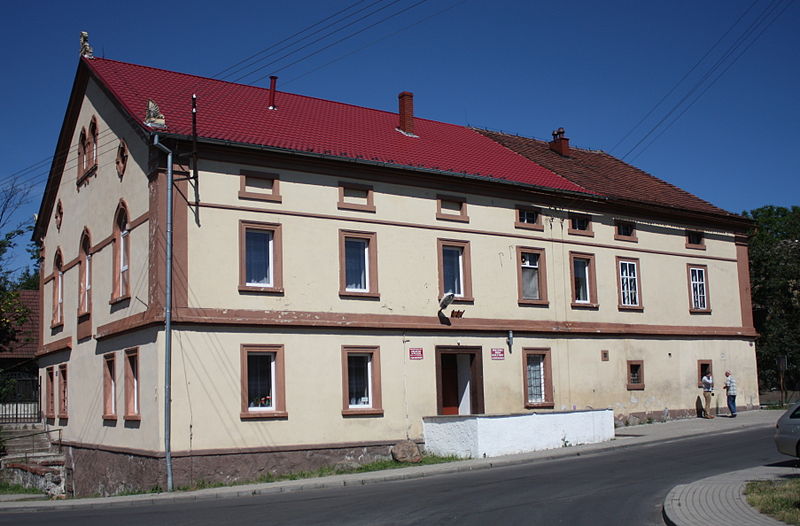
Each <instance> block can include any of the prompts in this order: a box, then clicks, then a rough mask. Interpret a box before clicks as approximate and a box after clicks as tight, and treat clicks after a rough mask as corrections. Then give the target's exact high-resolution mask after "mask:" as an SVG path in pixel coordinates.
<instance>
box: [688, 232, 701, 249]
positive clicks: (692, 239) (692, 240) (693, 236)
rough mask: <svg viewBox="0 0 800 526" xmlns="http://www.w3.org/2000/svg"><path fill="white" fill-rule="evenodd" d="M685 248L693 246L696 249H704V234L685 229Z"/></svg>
mask: <svg viewBox="0 0 800 526" xmlns="http://www.w3.org/2000/svg"><path fill="white" fill-rule="evenodd" d="M686 248H694V249H697V250H705V249H706V241H705V236H704V235H703V233H702V232H698V231H697V230H687V231H686Z"/></svg>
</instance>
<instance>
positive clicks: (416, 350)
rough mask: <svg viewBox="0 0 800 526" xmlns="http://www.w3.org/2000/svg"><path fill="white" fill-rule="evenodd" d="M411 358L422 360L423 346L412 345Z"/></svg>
mask: <svg viewBox="0 0 800 526" xmlns="http://www.w3.org/2000/svg"><path fill="white" fill-rule="evenodd" d="M408 359H409V360H422V347H411V348H410V349H409V350H408Z"/></svg>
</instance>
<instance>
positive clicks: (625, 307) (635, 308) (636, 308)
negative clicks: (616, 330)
mask: <svg viewBox="0 0 800 526" xmlns="http://www.w3.org/2000/svg"><path fill="white" fill-rule="evenodd" d="M617 308H618V309H619V310H620V311H631V312H644V307H642V306H641V305H617Z"/></svg>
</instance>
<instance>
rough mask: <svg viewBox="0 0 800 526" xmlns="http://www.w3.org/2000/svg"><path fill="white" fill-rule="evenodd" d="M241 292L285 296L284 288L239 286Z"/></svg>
mask: <svg viewBox="0 0 800 526" xmlns="http://www.w3.org/2000/svg"><path fill="white" fill-rule="evenodd" d="M239 292H258V293H261V294H283V287H255V286H253V285H239Z"/></svg>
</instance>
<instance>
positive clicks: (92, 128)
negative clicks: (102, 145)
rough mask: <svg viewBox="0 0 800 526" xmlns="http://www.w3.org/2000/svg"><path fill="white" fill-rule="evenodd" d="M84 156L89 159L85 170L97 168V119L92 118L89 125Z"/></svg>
mask: <svg viewBox="0 0 800 526" xmlns="http://www.w3.org/2000/svg"><path fill="white" fill-rule="evenodd" d="M87 147H88V148H87V152H86V156H87V157H88V158H89V163H88V167H87V170H91V169H93V168H95V167H97V119H95V118H94V117H92V122H91V123H89V137H88V144H87Z"/></svg>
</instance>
